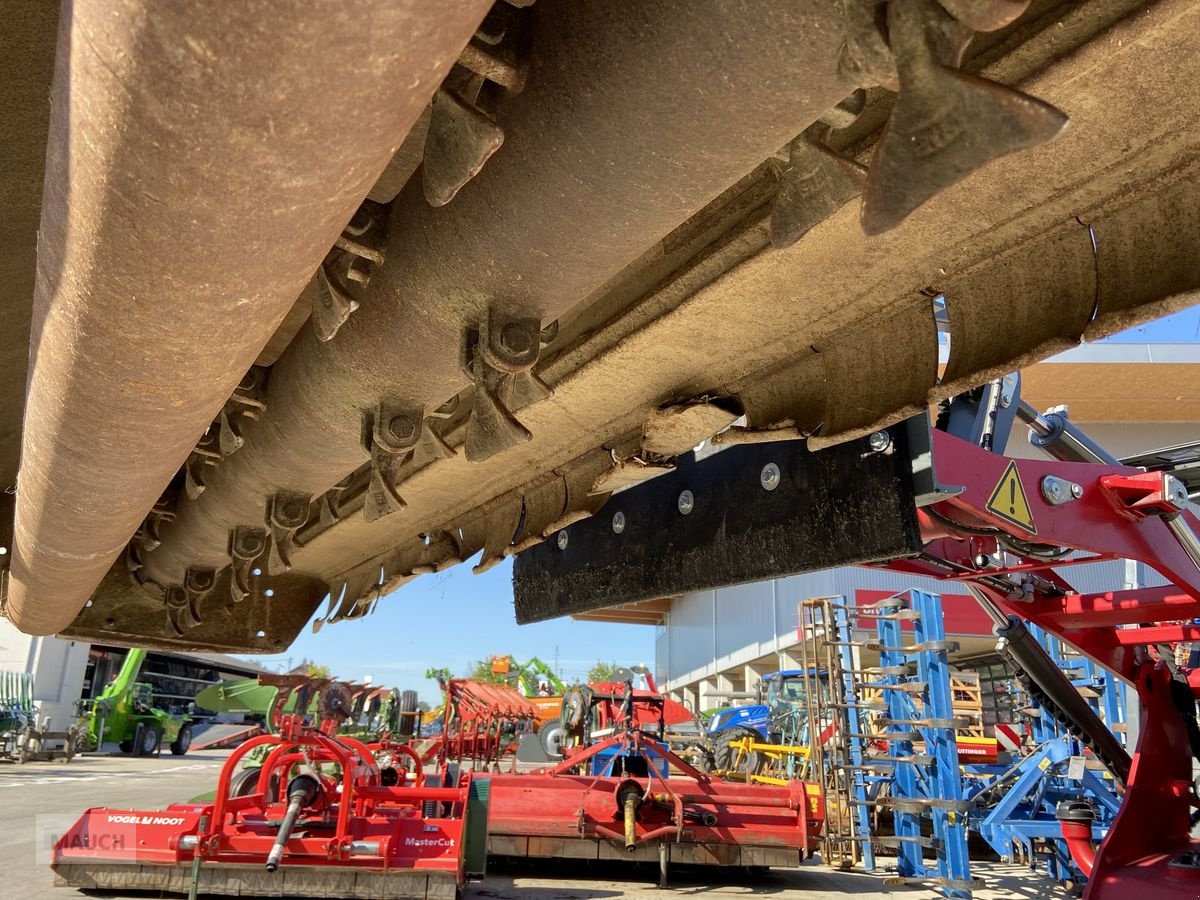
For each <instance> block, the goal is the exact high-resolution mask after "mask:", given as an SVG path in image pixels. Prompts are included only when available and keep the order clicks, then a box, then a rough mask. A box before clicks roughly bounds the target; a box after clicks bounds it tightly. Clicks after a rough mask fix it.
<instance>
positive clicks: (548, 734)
mask: <svg viewBox="0 0 1200 900" xmlns="http://www.w3.org/2000/svg"><path fill="white" fill-rule="evenodd" d="M565 734H566V732H565V730H564V729H563V724H562V719H557V718H556V719H547V720H546V721H545V722H543V723H542V727H541V728H539V729H538V740H540V741H541V742H542V749H543V750H545V751H546V755H547V756H549V757H550V758H551V759H561V758H562V745H563V737H564V736H565Z"/></svg>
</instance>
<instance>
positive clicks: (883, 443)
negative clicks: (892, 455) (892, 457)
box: [867, 431, 892, 453]
mask: <svg viewBox="0 0 1200 900" xmlns="http://www.w3.org/2000/svg"><path fill="white" fill-rule="evenodd" d="M867 446H869V447H870V448H871V449H872V450H873V451H875V452H876V453H883V452H884V451H885V450H887V449H888V448H889V447H891V446H892V436H891V435H890V434H888V433H887V432H886V431H876V432H875V433H873V434H872V435H871V436H870V437H869V438H867Z"/></svg>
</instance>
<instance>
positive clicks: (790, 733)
mask: <svg viewBox="0 0 1200 900" xmlns="http://www.w3.org/2000/svg"><path fill="white" fill-rule="evenodd" d="M820 677H821V676H820V673H816V672H813V671H808V672H806V671H805V670H803V669H784V670H783V671H781V672H772V673H770V674H769V675H764V676H763V677H762V680H761V681H760V682H759V686H758V693H759V696H758V703H756V704H754V705H753V706H731V707H730V708H728V709H723V710H721V711H720V712H718V713H715V714H714V715H713V717H712V719H710V720H709V724H708V741H707V743H708V750H709V754H710V757H711V764H712V768H713V769H715V770H720V771H729V770H731V769H734V768H737V769H741V770H743V771H744V770H746V769H747V768H748V769H749V770H750V772H751V773H755V772H758V771H759V770H760V769H761V768H762V764H763V761H764V760H763V758H762V754H760V753H758V752H756V751H751V752H750V753H749V754H745V755H742V754H740V753H739V752H738V751H736V750H735V749H734V748H733V747H732V746H731V745H732V744H733V743H734V742H735V741H740V740H742V739H744V738H753V739H754V740H755V741H757V742H760V743H764V744H801V745H803V744H806V743H807V741H808V703H807V697H808V690H809V685H810V684H811V683H812V682H813V680H814V678H820Z"/></svg>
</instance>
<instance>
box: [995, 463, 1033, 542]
mask: <svg viewBox="0 0 1200 900" xmlns="http://www.w3.org/2000/svg"><path fill="white" fill-rule="evenodd" d="M985 508H986V509H987V511H988V512H990V513H991V514H992V515H995V516H999V517H1000V518H1001V519H1003V520H1004V521H1005V522H1011V523H1012V524H1014V525H1016V526H1017V527H1018V528H1024V529H1025V530H1026V531H1030V532H1032V533H1033V534H1037V526H1036V525H1034V524H1033V511H1032V510H1030V508H1029V499H1028V498H1027V497H1026V496H1025V488H1024V487H1022V485H1021V473H1020V472H1018V471H1017V464H1016V463H1014V462H1011V461H1010V462H1009V464H1008V468H1006V469H1005V470H1004V474H1003V475H1001V476H1000V483H999V484H997V485H996V489H995V490H994V491H992V496H991V497H989V498H988V502H987V506H986V507H985Z"/></svg>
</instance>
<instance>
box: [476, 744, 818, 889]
mask: <svg viewBox="0 0 1200 900" xmlns="http://www.w3.org/2000/svg"><path fill="white" fill-rule="evenodd" d="M612 748H617V751H618V754H619V755H620V756H622V757H624V758H626V759H638V760H641V761H642V762H643V763H644V764H645V765H644V767H645V769H646V771H647V773H648V774H646V775H642V776H634V775H630V774H626V775H615V776H594V775H582V774H577V772H578V771H580V769H581V767H583V766H584V764H586V763H587V762H588V761H589V760H590V759H591V758H592V757H594V756H596V755H597V754H600V753H603V752H605V751H607V750H610V749H612ZM656 756H657V757H659V758H660V759H666V760H667V761H668V763H669V764H670V766H671V768H672V769H673V770H674V772H677V773H679V774H678V775H675V774H673V775H672V776H671V777H668V778H664V777H662V776H661V775H660V774H658V773H657V772H656V769H655V765H656V762H657V760H655V759H654V757H656ZM491 804H492V805H491V812H490V816H489V826H488V829H489V832H490V840H489V845H490V847H491V849H492V852H493V853H495V854H497V855H506V856H532V857H559V858H588V859H605V858H615V859H631V860H653V859H657V860H658V861H659V865H660V878H661V882H660V883H661V884H662V885H663V886H665V883H666V874H667V865H668V862H669V861H675V862H680V863H693V864H704V865H732V866H738V865H740V866H797V865H799V864H800V862H801V861H802V860H803V859H804V857H806V856H808V855H809V854H811V853H812V852H814V851H815V850H816V849H817V848H818V846H819V840H820V833H821V827H822V824H823V821H824V801H823V800H822V798H821V793H820V789H819V787H818V786H817V785H815V784H808V783H805V782H800V781H795V782H791V783H789V784H787V785H781V786H775V785H745V784H738V783H733V782H724V781H720V780H718V779H715V778H712V777H710V776H708V775H707V774H705V773H703V772H701V771H699V770H697V769H696V768H695V767H693V766H692V765H691V764H690V763H688V762H687V761H685V760H683V759H681V758H680V757H679V756H677V755H676V754H675V753H674V752H672V751H671V749H670V748H669V747H667V746H666V745H665V744H662V743H659V742H658V741H656V740H654V739H653V738H651V737H648V736H647V735H645V734H643V733H642V732H640V731H638V730H636V729H634V730H629V731H623V732H621V733H619V734H615V735H613V736H611V737H609V738H607V739H605V740H602V741H600V742H598V743H596V744H593V745H592V746H590V747H584V748H577V749H575V750H574V751H573V752H571V753H570V754H569V755H568V756H567V758H566V759H564V760H563V761H562V762H561V763H559V764H557V765H555V766H551V767H549V768H545V769H540V770H538V771H537V772H533V773H529V774H525V775H493V776H492V777H491ZM614 845H615V846H614Z"/></svg>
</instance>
